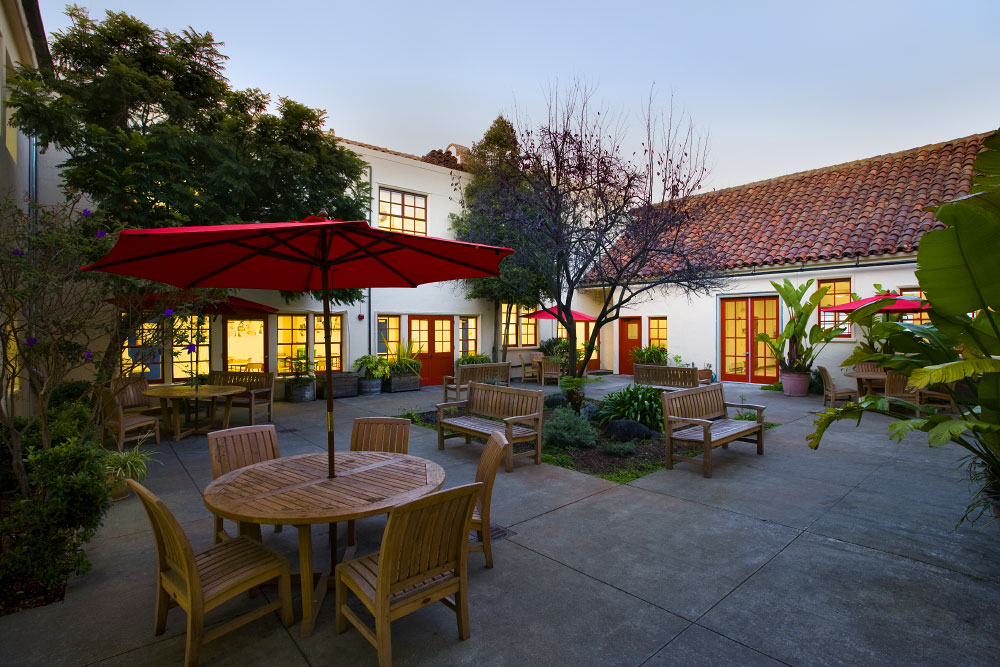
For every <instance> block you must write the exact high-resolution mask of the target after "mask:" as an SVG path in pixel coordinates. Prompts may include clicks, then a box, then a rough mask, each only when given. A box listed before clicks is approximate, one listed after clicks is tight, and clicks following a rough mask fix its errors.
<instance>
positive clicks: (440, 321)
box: [410, 315, 455, 386]
mask: <svg viewBox="0 0 1000 667" xmlns="http://www.w3.org/2000/svg"><path fill="white" fill-rule="evenodd" d="M454 321H455V318H454V317H452V316H451V315H446V316H442V317H423V316H421V317H414V316H411V317H410V343H411V344H412V345H413V347H414V349H415V351H417V358H418V359H420V362H421V363H422V364H423V366H422V367H421V369H420V386H427V385H435V384H441V378H443V377H444V376H445V375H453V374H454V373H455V341H454V338H455V337H454V335H453V333H454V331H453V330H454Z"/></svg>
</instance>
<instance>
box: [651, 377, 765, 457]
mask: <svg viewBox="0 0 1000 667" xmlns="http://www.w3.org/2000/svg"><path fill="white" fill-rule="evenodd" d="M661 400H662V401H663V438H664V440H665V441H666V450H667V452H666V454H667V470H673V468H674V463H677V462H683V463H694V464H695V465H700V466H701V467H702V470H703V472H704V475H705V477H711V476H712V448H714V447H719V446H721V447H723V448H724V449H728V448H729V443H730V442H733V441H734V440H739V441H741V442H756V443H757V455H758V456H760V455H762V454H763V453H764V406H763V405H751V404H749V403H727V402H726V396H725V394H724V393H723V389H722V383H716V384H710V385H708V386H705V387H695V388H693V389H680V390H678V391H665V392H663V395H662V399H661ZM728 408H737V409H740V410H755V411H756V412H757V421H756V422H750V421H743V420H739V419H729V414H728ZM751 436H755V437H751ZM675 444H696V445H701V447H702V457H701V459H695V458H689V457H686V456H677V455H675V454H674V445H675Z"/></svg>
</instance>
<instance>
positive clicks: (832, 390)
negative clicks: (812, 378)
mask: <svg viewBox="0 0 1000 667" xmlns="http://www.w3.org/2000/svg"><path fill="white" fill-rule="evenodd" d="M819 374H820V377H822V378H823V405H826V402H827V401H830V407H831V408H833V407H836V405H837V401H856V400H858V390H857V389H840V388H838V387H837V385H835V384H834V383H833V378H832V377H830V371H828V370H826V368H824V367H823V366H820V367H819Z"/></svg>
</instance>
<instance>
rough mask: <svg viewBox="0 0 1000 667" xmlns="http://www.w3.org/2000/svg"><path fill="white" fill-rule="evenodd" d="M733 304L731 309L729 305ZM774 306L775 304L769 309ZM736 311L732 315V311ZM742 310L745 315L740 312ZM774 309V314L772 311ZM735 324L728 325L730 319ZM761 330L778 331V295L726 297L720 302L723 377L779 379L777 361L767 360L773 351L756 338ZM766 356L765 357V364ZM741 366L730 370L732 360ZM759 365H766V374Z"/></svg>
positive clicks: (729, 379)
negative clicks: (760, 369)
mask: <svg viewBox="0 0 1000 667" xmlns="http://www.w3.org/2000/svg"><path fill="white" fill-rule="evenodd" d="M728 305H732V306H733V307H732V308H731V309H729V308H727V306H728ZM769 305H771V306H773V307H771V308H768V306H769ZM730 310H732V317H730V316H729V311H730ZM740 311H742V315H741V313H740ZM768 311H770V315H769V314H768ZM730 321H732V322H733V326H732V327H731V328H730V327H727V325H728V324H729V322H730ZM761 331H767V333H768V334H769V335H771V336H772V337H773V336H775V335H777V333H778V297H776V296H751V297H735V298H724V299H720V301H719V350H720V352H719V377H720V379H722V380H725V381H726V382H753V383H759V384H773V383H775V382H777V381H778V370H777V364H774V363H767V359H770V358H771V356H772V355H771V351H770V350H769V349H768V347H767V346H766V345H765V344H764V343H758V342H755V341H754V340H753V339H754V337H755V336H756V335H757V334H758V333H759V332H761ZM727 338H728V339H729V341H731V342H732V346H731V348H732V352H731V353H730V352H729V349H730V348H729V347H727ZM740 357H742V359H739V358H740ZM762 357H764V360H763V363H761V361H762ZM731 359H735V360H737V361H738V362H742V365H741V366H740V365H739V363H737V364H734V366H736V367H737V368H741V369H742V370H741V371H740V372H729V368H730V366H729V363H728V362H729V361H730V360H731ZM757 368H763V369H764V372H763V373H756V372H755V371H756V369H757Z"/></svg>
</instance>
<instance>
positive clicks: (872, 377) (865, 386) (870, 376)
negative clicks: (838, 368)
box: [844, 371, 885, 398]
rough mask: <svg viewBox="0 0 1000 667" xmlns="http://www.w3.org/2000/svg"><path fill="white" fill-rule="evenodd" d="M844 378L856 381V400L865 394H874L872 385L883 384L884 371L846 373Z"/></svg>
mask: <svg viewBox="0 0 1000 667" xmlns="http://www.w3.org/2000/svg"><path fill="white" fill-rule="evenodd" d="M844 376H845V377H849V378H854V379H855V380H857V381H858V398H860V397H862V396H864V395H866V394H874V393H875V391H874V389H873V385H874V384H875V382H878V381H881V382H882V384H885V371H846V372H845V373H844Z"/></svg>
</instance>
